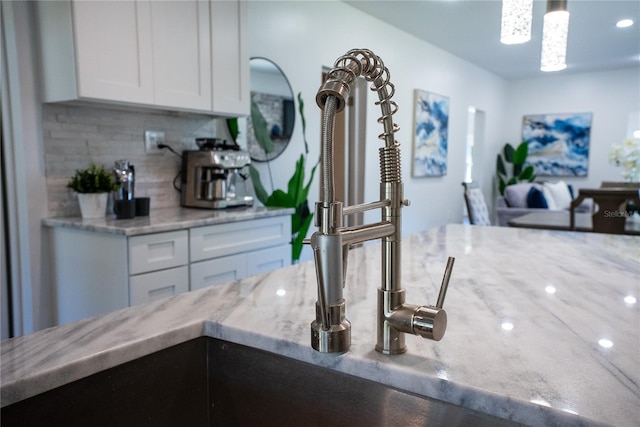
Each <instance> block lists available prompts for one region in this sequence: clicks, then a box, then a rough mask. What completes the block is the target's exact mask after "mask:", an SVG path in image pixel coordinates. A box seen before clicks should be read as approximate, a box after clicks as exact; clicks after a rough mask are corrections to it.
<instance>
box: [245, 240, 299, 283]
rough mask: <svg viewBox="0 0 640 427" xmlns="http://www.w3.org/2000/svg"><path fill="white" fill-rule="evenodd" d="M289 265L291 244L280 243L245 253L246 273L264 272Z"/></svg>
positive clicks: (251, 274)
mask: <svg viewBox="0 0 640 427" xmlns="http://www.w3.org/2000/svg"><path fill="white" fill-rule="evenodd" d="M288 265H291V246H290V245H282V246H276V247H273V248H267V249H262V250H260V251H255V252H251V253H249V254H247V275H248V276H253V275H254V274H259V273H266V272H267V271H273V270H276V269H278V268H282V267H286V266H288Z"/></svg>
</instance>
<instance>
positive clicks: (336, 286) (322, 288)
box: [310, 49, 454, 354]
mask: <svg viewBox="0 0 640 427" xmlns="http://www.w3.org/2000/svg"><path fill="white" fill-rule="evenodd" d="M358 76H363V77H364V78H365V79H366V80H367V81H368V82H371V83H372V84H371V90H374V91H376V92H377V94H378V101H376V103H375V104H376V105H380V108H381V110H382V116H381V117H380V118H379V119H378V122H379V123H381V124H382V126H383V129H384V131H383V133H382V134H380V135H379V138H380V139H382V140H383V141H384V142H385V145H384V147H382V148H380V150H379V151H380V200H379V201H377V202H372V203H367V204H360V205H354V206H347V207H343V206H342V203H341V202H338V201H335V200H334V171H333V137H334V122H335V115H336V114H337V113H339V112H340V111H342V110H343V109H344V106H345V104H346V100H347V99H348V97H349V92H350V90H351V86H352V85H353V84H354V82H355V80H356V79H357V78H358ZM394 92H395V87H394V85H393V84H392V83H391V82H390V81H389V70H388V69H387V68H386V67H385V66H384V63H383V62H382V60H381V59H380V58H379V57H378V56H376V55H375V54H374V53H373V52H371V51H370V50H367V49H354V50H350V51H349V52H347V53H346V54H345V55H344V56H341V57H340V58H338V60H337V61H336V62H335V64H334V68H333V69H332V70H331V71H329V73H328V75H327V79H326V80H325V83H324V84H323V85H322V86H321V87H320V89H319V90H318V93H317V95H316V103H317V104H318V106H319V107H320V108H321V109H322V110H323V118H322V140H321V145H322V152H321V160H320V161H321V165H322V166H321V170H322V175H321V178H322V189H321V194H320V198H321V200H320V201H319V202H317V203H316V207H315V213H316V215H315V225H316V226H317V227H318V231H316V232H315V233H314V234H313V236H312V237H311V240H310V243H311V247H312V249H313V254H314V259H315V263H316V275H317V281H318V301H317V302H316V320H315V321H313V322H312V323H311V346H312V347H313V348H314V349H315V350H318V351H321V352H326V353H334V352H336V353H342V352H345V351H348V350H349V347H350V346H351V324H350V323H349V321H348V320H347V319H346V317H345V300H344V297H343V287H344V282H345V273H346V269H347V258H348V253H349V247H350V245H354V244H357V243H361V242H364V241H367V240H374V239H382V283H381V286H380V288H379V289H378V322H377V323H378V334H377V335H378V341H377V344H376V350H377V351H379V352H381V353H384V354H399V353H404V352H405V351H406V345H405V341H404V334H405V333H411V334H415V335H420V336H422V337H424V338H429V339H433V340H435V341H439V340H440V339H442V337H443V335H444V332H445V329H446V326H447V313H446V312H445V311H444V310H443V308H442V305H443V304H444V298H445V295H446V291H447V287H448V284H449V279H450V277H451V271H452V269H453V263H454V259H453V258H449V260H448V262H447V266H446V269H445V275H444V279H443V282H442V286H441V288H440V294H439V296H438V300H437V302H436V305H435V306H416V305H411V304H405V302H404V300H405V292H404V290H403V289H402V286H401V263H400V259H401V257H400V255H401V232H402V220H401V219H402V216H401V213H402V208H403V207H404V206H408V205H409V201H408V200H406V199H403V186H402V177H401V173H400V143H399V142H397V141H396V140H395V139H394V134H395V132H397V131H398V130H399V128H398V126H397V125H396V124H395V123H393V120H392V116H393V114H395V112H396V111H397V109H398V105H397V104H396V103H395V102H394V101H392V100H391V97H392V96H393V94H394ZM371 209H381V212H382V219H381V221H380V222H377V223H374V224H368V225H361V226H354V227H343V217H344V216H345V215H352V214H356V213H360V212H364V211H367V210H371Z"/></svg>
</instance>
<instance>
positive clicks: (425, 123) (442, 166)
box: [412, 89, 449, 178]
mask: <svg viewBox="0 0 640 427" xmlns="http://www.w3.org/2000/svg"><path fill="white" fill-rule="evenodd" d="M413 106H414V113H413V114H414V116H413V117H414V127H413V129H414V133H413V168H412V176H414V177H418V178H419V177H428V176H443V175H446V174H447V144H448V139H449V98H448V97H446V96H442V95H437V94H435V93H431V92H426V91H424V90H419V89H415V90H414V104H413Z"/></svg>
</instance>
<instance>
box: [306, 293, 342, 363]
mask: <svg viewBox="0 0 640 427" xmlns="http://www.w3.org/2000/svg"><path fill="white" fill-rule="evenodd" d="M344 311H345V309H344V300H342V302H341V303H340V304H337V305H332V306H330V307H329V320H330V322H329V323H330V324H329V328H328V329H323V327H322V316H321V314H320V306H319V305H318V304H317V303H316V320H314V321H313V322H311V347H312V348H313V349H314V350H316V351H319V352H321V353H344V352H346V351H349V348H350V347H351V322H349V321H348V320H347V319H346V318H345V317H344Z"/></svg>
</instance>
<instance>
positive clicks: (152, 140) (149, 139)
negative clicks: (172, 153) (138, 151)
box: [144, 130, 164, 153]
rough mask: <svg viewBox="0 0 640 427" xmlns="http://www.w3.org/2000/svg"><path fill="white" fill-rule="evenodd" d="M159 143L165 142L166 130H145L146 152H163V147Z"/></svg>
mask: <svg viewBox="0 0 640 427" xmlns="http://www.w3.org/2000/svg"><path fill="white" fill-rule="evenodd" d="M158 144H164V132H162V131H154V130H147V131H145V132H144V151H145V152H146V153H161V152H162V148H158Z"/></svg>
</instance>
